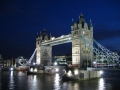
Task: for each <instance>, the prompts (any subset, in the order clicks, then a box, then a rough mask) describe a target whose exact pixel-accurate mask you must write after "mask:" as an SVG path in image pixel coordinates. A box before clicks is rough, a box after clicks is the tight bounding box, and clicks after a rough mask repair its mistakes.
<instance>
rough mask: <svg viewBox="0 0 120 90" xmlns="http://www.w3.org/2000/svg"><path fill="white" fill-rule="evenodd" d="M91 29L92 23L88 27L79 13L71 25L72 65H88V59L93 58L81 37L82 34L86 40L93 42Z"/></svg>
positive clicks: (91, 52)
mask: <svg viewBox="0 0 120 90" xmlns="http://www.w3.org/2000/svg"><path fill="white" fill-rule="evenodd" d="M92 31H93V27H92V24H90V27H89V26H88V25H87V23H86V21H85V19H84V16H83V14H82V13H81V14H80V16H79V20H78V22H77V23H74V24H72V26H71V35H72V65H73V66H78V67H84V66H85V65H89V64H90V61H91V60H92V59H93V51H91V50H90V49H89V48H87V46H86V44H85V43H84V42H83V41H82V39H81V36H83V37H84V38H85V39H86V40H87V41H89V42H90V43H91V44H93V41H92V39H93V32H92ZM88 62H89V63H88Z"/></svg>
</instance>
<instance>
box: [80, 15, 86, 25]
mask: <svg viewBox="0 0 120 90" xmlns="http://www.w3.org/2000/svg"><path fill="white" fill-rule="evenodd" d="M79 23H85V19H84V16H83V14H82V13H81V14H80V16H79Z"/></svg>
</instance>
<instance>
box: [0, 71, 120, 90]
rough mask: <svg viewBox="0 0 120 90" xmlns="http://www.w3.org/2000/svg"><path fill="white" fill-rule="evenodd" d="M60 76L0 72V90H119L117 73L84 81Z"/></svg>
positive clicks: (119, 76) (119, 79) (119, 82)
mask: <svg viewBox="0 0 120 90" xmlns="http://www.w3.org/2000/svg"><path fill="white" fill-rule="evenodd" d="M113 73H114V72H113ZM61 76H62V74H59V73H56V74H54V75H27V74H26V72H21V71H19V72H17V71H4V72H0V90H120V74H118V73H116V74H112V75H110V74H109V73H107V74H106V76H103V77H101V78H99V79H94V80H86V81H62V80H61Z"/></svg>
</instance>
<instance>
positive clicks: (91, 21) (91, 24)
mask: <svg viewBox="0 0 120 90" xmlns="http://www.w3.org/2000/svg"><path fill="white" fill-rule="evenodd" d="M90 27H92V20H91V19H90Z"/></svg>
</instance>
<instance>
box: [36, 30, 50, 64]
mask: <svg viewBox="0 0 120 90" xmlns="http://www.w3.org/2000/svg"><path fill="white" fill-rule="evenodd" d="M47 40H49V38H48V35H47V33H46V30H45V29H44V30H43V31H42V33H40V36H38V37H37V38H36V63H37V64H38V65H51V61H52V47H51V46H49V45H46V46H42V45H41V43H42V42H46V41H47Z"/></svg>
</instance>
